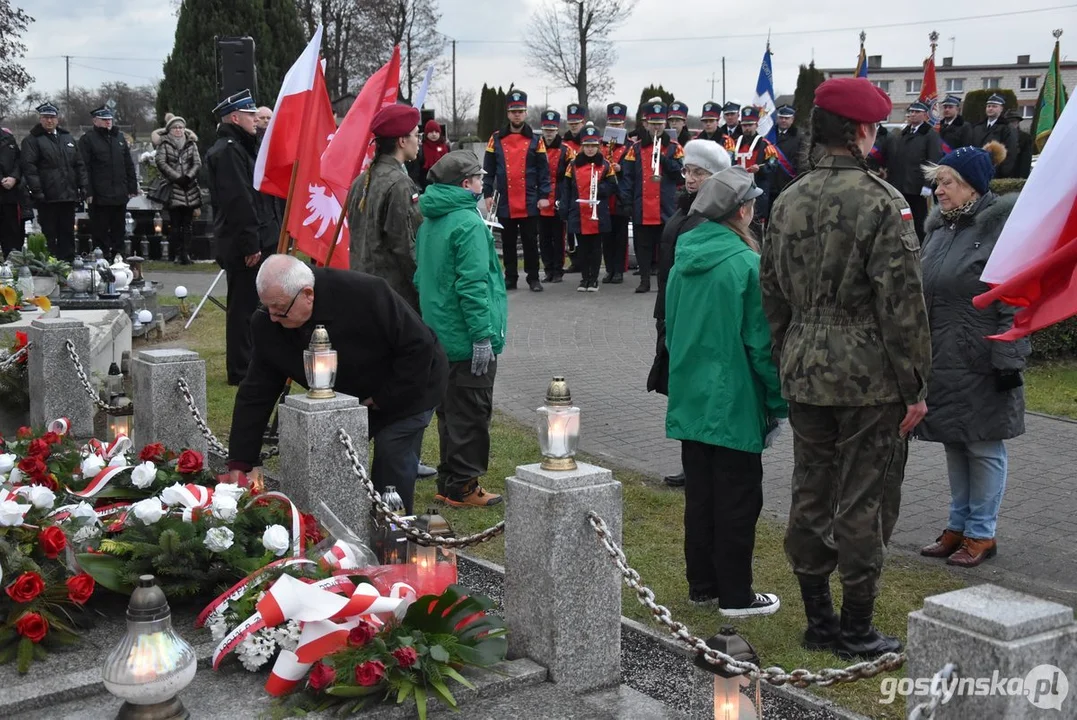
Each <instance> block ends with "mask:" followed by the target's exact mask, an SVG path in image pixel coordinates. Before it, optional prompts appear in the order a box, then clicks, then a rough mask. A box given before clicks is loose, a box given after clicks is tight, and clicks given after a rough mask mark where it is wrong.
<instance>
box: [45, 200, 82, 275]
mask: <svg viewBox="0 0 1077 720" xmlns="http://www.w3.org/2000/svg"><path fill="white" fill-rule="evenodd" d="M37 221H38V223H40V224H41V232H43V233H44V234H45V239H46V240H47V241H48V245H49V252H51V253H52V254H53V255H55V256H56V259H58V260H66V261H67V262H71V261H72V260H74V259H75V203H73V202H55V203H41V204H40V205H38V206H37Z"/></svg>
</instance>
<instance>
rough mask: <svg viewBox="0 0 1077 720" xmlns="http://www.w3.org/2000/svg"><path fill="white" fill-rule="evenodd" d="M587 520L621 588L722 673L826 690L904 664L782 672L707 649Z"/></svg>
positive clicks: (889, 658) (595, 519)
mask: <svg viewBox="0 0 1077 720" xmlns="http://www.w3.org/2000/svg"><path fill="white" fill-rule="evenodd" d="M587 520H588V521H589V522H590V523H591V527H593V528H594V530H595V534H596V535H597V536H598V541H599V543H601V544H602V547H604V548H605V549H606V552H608V553H609V555H610V557H611V558H612V559H613V562H614V564H615V565H616V566H617V569H618V570H619V571H620V573H621V576H622V577H623V578H624V581H625V585H628V587H630V588H632V589H633V590H635V591H636V597H637V599H638V600H639V602H640V604H641V605H643V606H644V607H646V608H647V609H648V610H650V612H651V616H652V617H653V618H654V620H655V621H656V622H658V623H659V624H661V625H665V626H666V628H668V629H669V631H670V633H671V634H672V635H673V637H675V638H677V639H678V640H680V641H681V642H683V643H684V644H685V645H688V646H689V647H691V648H692V649H693V650H695V651H696V652H698V653H700V654H701V655H703V657H704V658H706V660H707V662H709V663H710V664H712V665H714V666H716V667H717V668H719V669H721V670H722V671H724V672H729V673H733V674H735V675H746V676H748V677H750V678H752V679H753V680H764V681H766V682H768V683H770V684H771V685H786V684H788V685H794V686H796V687H799V688H804V687H807V686H809V685H819V686H822V687H827V686H829V685H836V684H839V683H850V682H855V681H857V680H863V679H865V678H871V677H875V676H876V675H878V674H879V673H882V672H887V671H890V670H897V669H898V668H900V667H901V666H902V665H904V664H905V660H906V656H905V653H901V654H898V653H886V654H885V655H882V656H880V657H878V658H876V659H875V660H872V661H868V662H861V663H856V664H855V665H850V666H849V667H847V668H825V669H823V670H819V671H818V672H811V671H810V670H802V669H797V670H792V671H790V672H786V671H785V670H783V669H782V668H780V667H769V668H765V669H764V668H760V667H759V666H758V665H755V664H753V663H750V662H745V661H743V660H737V659H735V658H733V657H731V656H729V655H726V654H725V653H723V652H721V651H718V650H715V649H714V648H711V647H708V645H707V643H706V642H705V641H703V640H702V639H701V638H699V637H696V636H695V635H693V634H692V633H691V632H690V631H689V630H688V628H687V627H686V626H685V625H684V624H683V623H680V622H677V621H676V620H674V619H673V616H672V614H671V613H670V611H669V608H667V607H665V606H664V605H659V604H657V603H656V602H655V599H654V591H653V590H651V589H650V588H649V587H647V586H646V585H644V584H643V581H642V580H641V578H640V574H639V573H638V572H636V571H635V570H634V569H633V568H632V567H631V566H630V565H629V564H628V558H626V557H625V554H624V551H623V550H621V548H620V547H618V545H617V543H616V542H614V540H613V535H612V533H610V529H609V528H608V527H607V526H606V522H605V521H604V520H603V519H602V518H601V517H599V516H598V515H597V514H596V513H595V512H594V511H593V510H590V511H588V512H587Z"/></svg>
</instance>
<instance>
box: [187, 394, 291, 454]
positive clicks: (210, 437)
mask: <svg viewBox="0 0 1077 720" xmlns="http://www.w3.org/2000/svg"><path fill="white" fill-rule="evenodd" d="M176 384H177V385H178V386H179V390H180V394H182V395H183V400H184V402H186V403H187V409H188V410H189V411H190V413H191V417H192V418H194V422H195V424H196V425H197V426H198V430H199V432H201V433H202V437H204V438H205V439H206V444H207V445H209V451H210V452H211V453H213V454H214V455H216V456H217V457H220V458H224V459H226V460H227V459H228V448H227V447H225V446H224V444H223V443H222V442H221V441H220V440H218V439H217V436H216V435H214V434H213V431H212V430H210V429H209V425H207V424H206V421H205V419H204V418H203V417H202V413H200V412H198V406H197V405H196V404H195V402H194V396H192V395H191V387H190V386H189V385H188V384H187V378H183V377H181V378H179V379H177V380H176ZM276 455H280V447H279V446H277V445H270V446H269V447H268V448H266V449H265V450H263V451H262V453H261V455H260V456H259V458H260V461H261V462H265V461H266V460H268V459H269V458H271V457H274V456H276Z"/></svg>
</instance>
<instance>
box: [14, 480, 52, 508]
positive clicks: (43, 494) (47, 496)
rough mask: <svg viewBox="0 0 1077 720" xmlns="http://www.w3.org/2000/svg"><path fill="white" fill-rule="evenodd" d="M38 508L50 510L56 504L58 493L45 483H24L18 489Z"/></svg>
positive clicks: (18, 491) (20, 493)
mask: <svg viewBox="0 0 1077 720" xmlns="http://www.w3.org/2000/svg"><path fill="white" fill-rule="evenodd" d="M15 492H17V493H18V494H19V495H22V496H24V497H25V498H26V499H27V500H29V501H30V502H31V503H32V504H33V506H34V507H36V508H37V509H38V510H48V509H49V508H51V507H52V506H53V505H54V504H56V494H55V493H54V492H53V491H52V490H49V489H48V488H47V487H45V486H43V485H24V486H22V487H20V488H19V489H18V490H16V491H15Z"/></svg>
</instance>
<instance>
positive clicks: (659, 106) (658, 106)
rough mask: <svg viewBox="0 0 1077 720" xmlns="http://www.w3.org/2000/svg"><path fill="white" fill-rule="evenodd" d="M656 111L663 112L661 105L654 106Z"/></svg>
mask: <svg viewBox="0 0 1077 720" xmlns="http://www.w3.org/2000/svg"><path fill="white" fill-rule="evenodd" d="M654 111H655V112H662V106H661V105H655V106H654Z"/></svg>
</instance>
